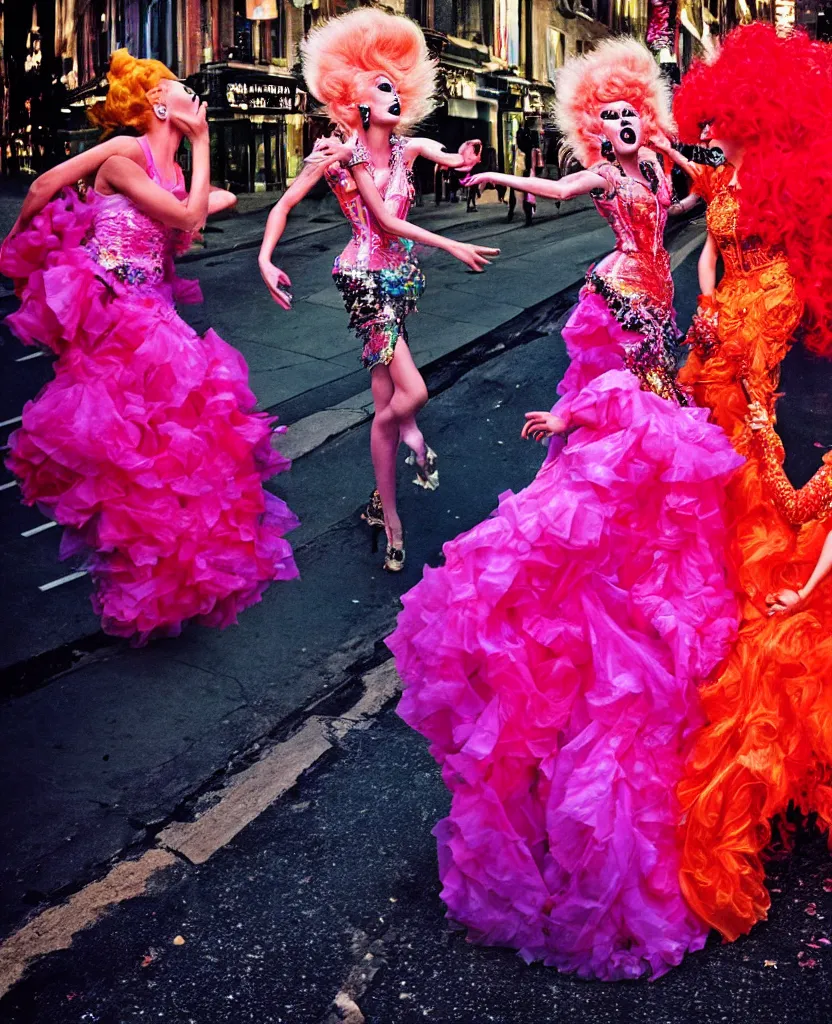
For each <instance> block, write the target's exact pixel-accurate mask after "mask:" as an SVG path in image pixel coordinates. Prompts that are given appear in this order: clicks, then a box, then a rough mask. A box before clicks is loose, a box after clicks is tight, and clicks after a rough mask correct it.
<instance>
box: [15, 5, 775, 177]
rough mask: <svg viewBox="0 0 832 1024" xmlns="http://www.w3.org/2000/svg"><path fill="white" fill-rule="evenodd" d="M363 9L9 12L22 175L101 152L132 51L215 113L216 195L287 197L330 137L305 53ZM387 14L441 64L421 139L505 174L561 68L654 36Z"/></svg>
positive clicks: (621, 20)
mask: <svg viewBox="0 0 832 1024" xmlns="http://www.w3.org/2000/svg"><path fill="white" fill-rule="evenodd" d="M650 2H652V0H650ZM680 2H682V0H680ZM703 2H704V0H703ZM710 2H711V3H714V4H725V3H728V2H736V3H741V2H744V0H710ZM749 2H753V0H749ZM776 2H784V0H776ZM361 3H362V0H0V10H3V9H5V22H6V28H7V29H9V28H11V29H13V34H14V36H15V40H16V43H15V54H16V56H15V58H14V60H11V59H10V57H9V51H8V48H6V49H5V51H4V55H5V59H4V62H3V67H2V72H3V81H5V80H6V79H8V87H7V88H4V90H3V96H4V111H5V112H4V117H3V132H4V140H5V141H6V143H8V141H9V139H10V138H11V137H12V136H15V138H16V139H17V140H18V142H17V143H16V147H17V150H20V151H21V152H22V151H23V150H25V152H26V154H31V153H35V154H36V153H39V151H40V150H41V149H42V150H43V153H41V154H40V155H38V156H37V158H35V157H34V156H32V155H29V156H27V159H28V163H26V160H24V161H23V163H22V164H21V165H20V166H21V168H22V169H27V170H30V169H31V170H39V169H42V165H43V164H48V163H49V162H50V161H54V160H55V159H58V158H59V157H60V156H62V155H64V154H65V153H70V152H77V151H79V150H80V149H83V148H85V147H86V146H88V145H90V144H92V142H93V141H94V140H95V133H94V132H93V131H91V129H90V127H89V124H88V121H87V117H86V114H87V109H88V107H89V106H90V105H91V104H92V103H94V102H96V101H97V100H98V99H100V98H102V96H103V95H104V94H105V90H106V77H105V76H106V70H107V64H108V60H109V55H110V53H111V52H112V51H113V50H114V49H116V48H118V47H120V46H126V47H127V48H128V49H129V50H130V52H131V53H134V54H136V55H137V56H140V57H155V58H157V59H158V60H161V61H163V62H164V63H165V64H167V65H168V67H170V68H171V69H172V70H173V71H175V72H176V73H177V74H178V75H179V76H180V77H181V78H183V79H185V80H187V81H188V83H189V84H191V85H192V86H194V87H195V88H196V89H197V91H198V92H199V93H200V95H202V96H203V98H204V99H205V100H206V101H207V103H208V112H209V120H210V123H211V146H212V167H213V174H214V178H215V181H216V182H217V183H218V184H222V185H224V186H226V187H229V188H231V189H233V190H234V191H237V192H255V191H271V190H278V189H282V188H285V187H286V185H287V184H288V183H289V182H291V181H292V180H293V178H294V177H295V176H296V175H297V174H298V173H299V172H300V169H301V167H302V161H303V157H304V155H305V154H307V153H308V152H309V150H310V149H311V146H312V144H313V143H314V140H315V138H316V137H317V136H318V135H320V134H322V133H323V132H324V131H326V130H328V125H327V123H326V119H325V118H324V117H323V116H322V115H321V114H320V112H319V111H318V109H317V105H316V104H315V102H314V100H313V99H312V98H311V97H309V96H308V95H307V93H306V91H305V88H304V83H303V80H302V76H301V74H300V68H299V64H298V45H299V43H300V41H301V39H302V38H303V35H304V33H305V32H307V31H308V30H309V29H310V28H311V27H312V26H314V25H315V24H316V23H318V22H319V21H320V20H321V19H323V18H327V17H331V16H334V15H337V14H341V13H344V12H345V11H347V10H350V9H351V8H353V7H356V6H360V4H361ZM382 6H383V7H384V9H386V10H391V11H394V12H396V13H401V14H406V15H407V16H409V17H411V18H413V19H414V20H415V21H417V22H418V23H419V24H420V25H421V26H422V27H423V29H424V31H425V36H426V38H427V40H428V45H429V47H430V49H431V51H432V53H433V54H434V55H435V56H436V58H437V61H438V66H439V83H440V89H439V103H438V106H437V109H436V111H435V113H434V115H433V116H432V117H431V118H430V119H429V121H428V122H427V124H426V125H425V126H424V128H423V130H424V132H425V134H428V135H430V136H432V137H434V138H436V139H439V140H440V141H441V142H442V143H443V144H444V145H446V146H447V147H448V148H450V149H456V148H458V146H459V145H460V144H461V143H462V142H463V141H464V140H465V139H466V138H472V137H478V138H481V139H482V140H483V142H485V143H486V144H487V145H489V146H492V147H493V148H494V149H495V151H496V152H497V154H498V164H499V165H500V166H502V167H504V168H506V169H510V168H511V166H512V163H513V151H514V140H515V137H516V134H517V131H518V129H519V126H520V125H521V124H522V123H523V122H524V120H526V119H531V121H532V122H533V124H534V125H535V126H537V127H538V129H539V130H541V131H545V130H546V129H547V127H548V125H549V122H550V120H551V119H550V117H549V112H550V110H551V107H552V103H553V100H554V79H555V74H556V72H557V69H558V68H559V67H560V66H561V65H562V64H563V62H564V60H566V59H567V58H568V57H569V56H572V55H573V54H577V53H582V52H585V51H586V50H588V49H590V48H591V47H592V46H593V45H594V44H595V43H596V41H597V40H598V39H600V38H603V37H604V36H606V35H609V34H611V33H617V32H627V33H629V34H632V35H635V36H636V37H639V38H644V35H645V32H646V30H647V26H648V0H388V2H387V3H385V4H383V5H382ZM10 9H13V10H14V11H15V15H14V19H13V21H14V24H13V25H11V26H9V24H8V23H9V21H10V16H9V10H10ZM21 12H22V13H21ZM33 16H34V24H35V26H36V28H37V30H38V31H37V32H36V33H35V34H34V35H36V36H37V37H38V45H39V46H40V50H41V57H40V67H39V70H38V71H37V73H36V74H35V75H34V76H32V75H31V74H30V77H29V79H26V72H25V71H23V70H21V69H22V68H23V67H24V66H25V63H26V58H25V53H24V52H23V51H24V49H25V46H24V40H23V38H22V36H23V34H24V28H25V29H27V30H29V32H28V34H29V35H30V36H31V35H32V33H31V31H30V30H31V28H32V17H33ZM6 34H8V32H7V33H6ZM38 90H40V91H38ZM27 93H31V94H32V95H31V96H29V95H27ZM35 96H39V97H40V99H37V100H34V97H35ZM27 101H28V108H27V106H26V103H27ZM33 103H34V105H35V106H36V107H37V105H38V104H40V108H39V109H41V110H43V109H45V108H46V107H48V108H49V111H48V114H49V116H46V115H44V116H40V117H38V116H34V118H33V110H32V106H33ZM6 108H8V110H7V111H6ZM27 119H28V120H27ZM535 119H536V120H535ZM39 120H40V121H43V122H44V123H45V124H46V127H47V131H46V134H47V135H48V136H49V138H51V139H53V140H55V142H54V145H52V148H51V149H50V147H49V144H46V146H45V147H44V140H43V138H42V137H40V136H38V131H39V129H38V128H37V126H36V124H35V122H37V121H39ZM24 122H27V123H28V124H29V130H28V132H27V131H25V128H26V125H25V124H24ZM27 134H28V136H29V138H28V139H24V140H23V141H24V143H25V144H24V145H23V147H22V149H21V147H20V144H19V143H20V139H21V138H22V136H24V135H27ZM33 142H34V143H35V144H34V145H33ZM4 148H5V149H6V150H7V152H13V151H15V147H11V149H10V148H9V145H8V144H6V145H5V147H4ZM7 164H8V161H7ZM24 164H25V167H24ZM35 165H37V166H35ZM10 166H11V165H9V167H7V169H10Z"/></svg>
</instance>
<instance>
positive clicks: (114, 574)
mask: <svg viewBox="0 0 832 1024" xmlns="http://www.w3.org/2000/svg"><path fill="white" fill-rule="evenodd" d="M142 142H144V140H142ZM144 149H145V154H146V156H147V159H148V168H149V170H148V173H149V174H150V175H151V176H152V177H153V178H154V180H156V181H157V183H159V184H161V182H160V180H159V177H158V175H157V174H156V172H155V169H154V168H153V164H152V158H151V156H150V150H149V147H147V146H146V145H144ZM171 191H173V192H174V194H176V195H177V196H178V197H179V198H184V196H185V192H184V185H183V182H182V180H181V172H180V176H179V181H178V182H177V184H176V186H174V187H173V188H172V189H171ZM189 242H190V238H189V237H188V238H184V237H183V236H182V235H181V234H180V233H179V232H176V231H173V230H171V229H169V228H167V227H165V226H164V225H162V224H160V223H158V222H157V221H154V220H152V219H151V218H150V217H148V216H146V215H145V214H143V213H142V212H141V211H140V210H138V209H137V208H136V207H135V206H134V205H133V204H132V203H131V202H130V200H128V199H127V198H126V197H124V196H119V195H115V196H103V195H99V194H97V193H95V192H94V191H92V190H90V191H89V192H88V193H87V196H86V198H85V199H81V198H80V197H79V196H78V195H77V194H76V193H74V192H67V193H64V194H63V195H61V196H60V197H58V198H57V199H55V200H53V201H52V202H51V203H50V204H49V205H48V206H47V207H46V208H45V209H44V210H43V211H42V213H40V214H39V215H38V216H37V217H35V218H34V220H33V221H32V223H31V225H30V226H29V227H28V228H27V229H26V230H25V231H23V232H22V233H21V234H20V235H18V236H16V237H15V238H14V239H13V240H11V241H10V242H7V243H6V245H5V246H4V249H3V253H2V260H0V270H2V272H3V273H4V274H6V275H7V276H9V277H11V278H13V279H14V280H15V285H16V291H17V294H18V296H19V298H20V300H21V306H20V309H19V310H18V312H16V313H15V314H13V315H12V316H10V317H9V319H8V322H9V324H10V326H11V329H12V330H13V332H14V333H15V334H16V335H17V336H18V338H20V339H21V341H23V342H24V343H26V344H40V345H45V346H47V347H48V348H50V349H51V350H52V351H53V352H55V353H56V354H57V356H58V358H57V360H56V361H55V378H54V380H52V381H51V383H49V384H47V385H46V387H45V388H44V389H43V390H42V391H41V393H40V394H39V395H38V396H37V398H35V399H34V401H31V402H28V403H27V405H26V407H25V408H24V411H23V422H22V426H21V427H20V429H18V430H17V431H15V433H14V434H12V436H11V438H10V448H11V454H10V455H9V457H8V465H9V467H10V468H11V470H12V471H13V472H14V473H15V474H16V475H17V476H18V478H19V480H20V485H21V489H22V493H23V500H24V502H25V503H26V504H28V505H38V506H39V507H40V508H42V509H43V511H44V512H45V513H46V514H47V515H48V516H49V517H50V518H52V519H54V520H56V521H57V522H58V523H60V524H61V525H63V526H64V527H66V529H65V531H64V536H63V541H62V545H61V554H62V557H69V556H73V555H78V554H83V557H84V559H85V563H84V564H85V567H86V568H88V569H89V570H90V572H91V574H92V578H93V581H94V596H93V605H94V607H95V610H96V612H97V613H98V614H100V616H101V622H102V627H103V628H104V630H105V631H107V632H108V633H111V634H115V635H117V636H125V637H132V638H133V640H134V642H138V643H141V642H143V641H145V640H147V639H148V637H150V636H154V635H175V634H177V633H178V632H180V630H181V627H182V624H183V622H185V621H186V620H191V619H192V620H195V621H197V622H199V623H201V624H203V625H209V626H221V627H222V626H227V625H230V624H231V623H233V622H235V621H236V618H237V614H238V613H239V612H240V611H242V610H243V609H244V608H247V607H248V606H249V605H251V604H253V603H255V602H256V601H258V600H260V598H261V596H262V594H263V591H264V590H265V589H266V587H267V586H268V585H269V583H270V582H271V581H273V580H288V579H292V578H294V577H296V576H297V569H296V567H295V562H294V558H293V556H292V551H291V547H290V546H289V543H288V542H287V541H286V540H285V538H284V534H285V533H287V532H288V531H289V530H291V529H293V528H294V527H295V526H297V520H296V518H295V516H294V514H293V513H292V512H291V510H290V509H289V508H288V507H287V506H286V504H285V503H284V502H283V501H281V500H280V499H279V498H276V497H275V496H274V495H272V494H269V493H267V492H266V491H265V490H264V489H263V481H264V480H266V479H268V478H269V477H271V476H273V475H274V474H275V473H280V472H282V471H284V470H286V469H288V468H289V461H288V460H287V459H286V458H284V457H283V456H282V455H281V454H280V452H278V451H276V450H275V449H274V448H273V447H272V446H271V438H272V434H273V427H272V422H273V421H272V420H271V419H270V417H268V416H266V415H265V414H263V413H258V412H255V411H254V409H255V405H256V399H255V396H254V395H253V393H252V392H251V389H250V388H249V385H248V368H247V366H246V363H245V360H244V359H243V357H242V356H241V355H240V353H239V352H237V351H236V350H235V349H233V348H231V346H230V345H227V344H226V343H225V342H224V341H223V340H222V339H221V338H220V337H219V336H218V335H217V334H215V333H214V332H213V331H208V332H207V333H206V334H205V335H204V336H202V337H200V336H199V335H198V334H197V333H196V332H195V331H194V330H192V328H191V327H189V326H188V325H187V324H186V323H185V322H184V321H183V320H182V319H181V318H180V317H179V316H178V315H177V313H176V309H175V307H174V300H175V299H179V300H181V301H199V299H200V297H201V296H200V295H199V288H198V286H197V285H196V283H195V282H186V281H181V280H179V279H177V278H176V276H175V274H174V271H173V255H174V250H175V249H176V247H177V245H182V244H183V243H184V245H185V246H186V247H187V245H188V244H189Z"/></svg>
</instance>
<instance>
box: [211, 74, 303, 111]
mask: <svg viewBox="0 0 832 1024" xmlns="http://www.w3.org/2000/svg"><path fill="white" fill-rule="evenodd" d="M296 96H297V92H296V89H295V83H294V82H292V81H290V80H288V79H285V78H257V79H244V80H236V79H231V78H229V80H228V81H227V82H226V83H225V99H226V102H227V103H228V106H229V107H232V108H234V109H235V110H283V111H287V110H294V109H295V100H296Z"/></svg>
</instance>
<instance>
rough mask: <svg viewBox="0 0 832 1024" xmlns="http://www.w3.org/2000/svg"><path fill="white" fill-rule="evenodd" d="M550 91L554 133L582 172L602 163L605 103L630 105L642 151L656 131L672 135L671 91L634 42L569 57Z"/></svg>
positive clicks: (607, 44) (607, 45)
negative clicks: (569, 149) (639, 124)
mask: <svg viewBox="0 0 832 1024" xmlns="http://www.w3.org/2000/svg"><path fill="white" fill-rule="evenodd" d="M555 85H556V89H555V91H556V95H557V100H556V103H555V116H556V119H557V122H558V127H559V128H560V130H561V131H562V132H563V134H564V136H565V137H566V141H567V142H568V143H569V145H571V146H572V148H573V149H574V151H575V155H576V156H577V157H578V159H579V160H580V161H581V163H582V164H583V165H584V167H591V166H592V165H593V164H594V163H597V162H598V161H599V160H600V159H601V138H602V137H603V121H602V120H601V111H602V109H603V107H604V104H606V103H615V102H616V101H618V100H623V101H624V102H625V103H630V104H632V106H633V108H634V109H635V110H636V111H637V112H638V115H639V117H640V118H641V121H642V130H643V133H644V138H643V144H644V145H648V144H649V141H650V136H651V135H654V134H655V133H656V131H657V130H661V131H663V132H664V133H665V134H666V135H670V136H672V135H673V131H674V127H673V117H672V115H671V113H670V91H669V89H668V87H667V84H666V83H665V81H664V80H663V78H662V76H661V71H660V69H659V65H658V63H657V62H656V59H655V58H654V57H653V55H652V54H651V53H650V51H649V50H648V49H647V47H646V46H642V44H641V43H639V42H637V41H636V40H635V39H628V38H625V37H621V38H617V39H605V40H604V41H603V42H601V43H599V45H598V46H597V47H596V48H595V49H594V50H593V51H592V52H591V53H590V54H588V55H587V56H584V57H573V58H572V59H571V60H568V61H567V62H566V64H565V65H564V66H563V68H562V69H561V70H560V71H558V73H557V81H556V83H555Z"/></svg>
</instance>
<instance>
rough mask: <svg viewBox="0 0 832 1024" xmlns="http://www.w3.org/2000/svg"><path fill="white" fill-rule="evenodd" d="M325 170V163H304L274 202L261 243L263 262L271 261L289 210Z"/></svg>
mask: <svg viewBox="0 0 832 1024" xmlns="http://www.w3.org/2000/svg"><path fill="white" fill-rule="evenodd" d="M325 170H326V167H325V166H324V165H323V164H309V163H307V164H304V166H303V170H302V171H301V172H300V174H299V175H298V176H297V178H295V180H294V181H293V182H292V184H291V185H290V186H289V188H287V189H286V191H285V192H284V193H283V195H282V196H281V197H280V199H278V201H277V202H276V203H275V204H274V206H273V207H272V209H271V213H269V218H268V220H267V221H266V230H265V233H264V234H263V241H262V243H261V245H260V256H259V259H260V262H261V263H262V262H263V261H265V262H267V263H268V262H270V261H271V258H272V253H273V252H274V250H275V246H276V245H277V243H278V242H279V241H280V239H281V237H282V235H283V232H284V231H285V230H286V221H287V220H288V217H289V212H290V211H291V210H292V209H294V207H296V206H297V205H298V203H299V202H300V201H301V199H303V198H304V197H305V196H307V195H308V194H309V193H310V191H311V190H312V187H313V185H315V184H316V183H317V182H319V181H320V180H321V178H322V177H323V176H324V171H325Z"/></svg>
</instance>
